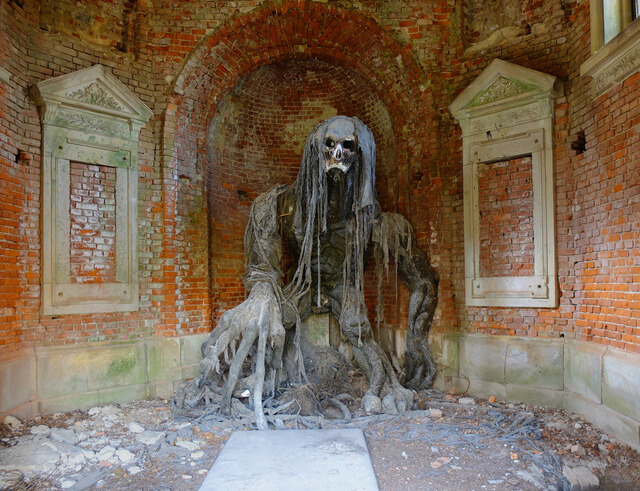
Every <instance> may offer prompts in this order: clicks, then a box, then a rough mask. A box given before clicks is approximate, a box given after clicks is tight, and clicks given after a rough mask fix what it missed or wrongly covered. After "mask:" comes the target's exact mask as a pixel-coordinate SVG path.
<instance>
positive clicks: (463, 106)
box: [449, 59, 562, 120]
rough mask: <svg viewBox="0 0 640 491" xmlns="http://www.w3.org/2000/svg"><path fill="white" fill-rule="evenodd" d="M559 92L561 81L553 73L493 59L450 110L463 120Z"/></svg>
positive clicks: (549, 96) (553, 96)
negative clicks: (549, 73)
mask: <svg viewBox="0 0 640 491" xmlns="http://www.w3.org/2000/svg"><path fill="white" fill-rule="evenodd" d="M561 91H562V86H561V83H560V82H559V81H558V79H557V78H556V77H554V76H552V75H548V74H546V73H541V72H537V71H535V70H531V69H530V68H525V67H521V66H518V65H514V64H513V63H509V62H507V61H503V60H498V59H496V60H493V61H492V62H491V63H490V64H489V66H488V67H487V68H486V69H485V70H484V71H483V72H482V73H481V74H480V75H479V76H478V77H477V78H476V79H475V80H474V81H473V82H472V83H471V84H470V85H469V86H468V87H467V88H466V89H464V90H463V91H462V92H461V93H460V95H459V96H458V97H457V98H456V99H455V100H454V101H453V102H452V103H451V105H450V106H449V110H450V111H451V113H452V114H453V116H454V117H455V118H456V119H458V120H460V119H466V118H470V117H474V116H475V115H476V114H487V113H488V112H497V111H504V110H505V109H509V108H513V107H518V106H522V105H525V104H529V103H530V102H532V101H534V100H539V99H541V98H545V97H546V98H555V97H556V96H557V94H558V93H560V92H561Z"/></svg>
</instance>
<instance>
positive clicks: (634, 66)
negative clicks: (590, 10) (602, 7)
mask: <svg viewBox="0 0 640 491" xmlns="http://www.w3.org/2000/svg"><path fill="white" fill-rule="evenodd" d="M592 22H593V18H592ZM593 29H594V28H593V24H592V32H593ZM591 42H592V47H593V43H594V40H593V39H592V41H591ZM594 51H596V50H595V49H594ZM638 71H640V18H638V19H636V20H634V21H633V22H631V24H630V25H629V26H628V27H626V28H625V29H624V30H623V31H622V32H620V33H619V34H618V35H617V36H616V37H614V38H613V39H612V40H611V41H609V42H608V43H607V44H605V45H604V46H602V47H599V48H597V52H595V53H594V54H593V55H591V57H590V58H589V59H587V60H586V61H585V62H584V63H583V64H582V65H581V66H580V75H582V76H583V77H591V79H592V82H591V85H592V96H593V98H594V99H595V98H597V97H599V96H601V95H602V94H604V93H605V92H607V91H608V90H609V89H611V88H612V87H614V86H616V85H617V84H619V83H621V82H622V81H623V80H625V79H626V78H628V77H630V76H631V75H633V74H634V73H637V72H638Z"/></svg>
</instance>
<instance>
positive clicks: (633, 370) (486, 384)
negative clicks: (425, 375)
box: [431, 333, 640, 450]
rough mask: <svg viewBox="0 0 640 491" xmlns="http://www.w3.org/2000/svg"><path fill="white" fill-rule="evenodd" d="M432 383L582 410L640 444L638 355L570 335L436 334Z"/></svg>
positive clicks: (631, 442)
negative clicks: (527, 336)
mask: <svg viewBox="0 0 640 491" xmlns="http://www.w3.org/2000/svg"><path fill="white" fill-rule="evenodd" d="M431 346H432V349H433V352H434V356H435V357H436V360H437V361H438V363H439V369H440V371H439V373H438V376H437V377H436V382H435V387H436V388H438V389H440V390H443V391H446V390H449V389H451V388H453V387H455V388H456V390H458V391H459V392H460V391H465V390H468V392H469V394H471V395H475V396H478V397H488V396H491V395H495V396H496V397H498V398H499V399H502V400H506V401H510V402H525V403H529V404H534V405H537V406H546V407H556V408H563V409H568V410H571V411H574V412H576V413H580V414H582V415H584V416H585V417H586V418H587V419H588V420H589V421H591V422H592V423H593V424H595V425H596V426H599V427H600V428H602V429H604V430H605V431H607V432H609V433H610V434H612V435H613V436H615V437H617V438H619V439H620V440H621V441H623V442H624V443H626V444H628V445H630V446H632V447H634V448H636V449H638V450H640V382H639V381H640V355H635V354H630V353H626V352H623V351H619V350H616V349H612V348H607V347H606V346H601V345H594V344H591V343H585V342H582V341H575V340H569V339H546V338H521V337H513V336H492V335H483V334H466V335H448V334H442V333H434V334H432V336H431Z"/></svg>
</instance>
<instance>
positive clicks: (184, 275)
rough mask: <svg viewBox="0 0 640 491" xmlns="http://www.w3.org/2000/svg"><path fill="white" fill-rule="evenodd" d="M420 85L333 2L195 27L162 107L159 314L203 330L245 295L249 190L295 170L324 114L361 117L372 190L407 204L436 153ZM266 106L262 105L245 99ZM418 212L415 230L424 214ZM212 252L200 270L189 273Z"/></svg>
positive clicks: (394, 207) (396, 48)
mask: <svg viewBox="0 0 640 491" xmlns="http://www.w3.org/2000/svg"><path fill="white" fill-rule="evenodd" d="M300 83H301V84H302V85H300ZM428 88H429V84H428V82H427V80H426V77H425V75H424V73H423V72H422V69H421V68H420V66H419V64H418V62H417V59H416V57H415V54H414V53H413V52H412V50H411V48H410V46H409V45H404V44H402V43H400V42H398V41H397V40H396V39H394V38H393V37H392V36H391V35H390V33H389V32H388V31H385V30H384V29H383V28H381V27H380V26H378V25H377V24H376V23H375V22H374V21H373V20H372V19H371V18H367V17H365V16H361V15H359V14H356V13H354V12H353V11H346V10H343V9H341V8H339V7H335V6H331V5H320V4H316V5H315V7H314V8H313V9H308V8H305V6H304V5H301V4H300V3H299V2H278V3H277V4H269V5H266V6H264V7H262V8H259V9H256V10H254V11H252V12H250V13H248V14H246V15H241V16H238V17H236V18H235V19H233V20H232V21H231V22H230V23H229V24H227V25H226V26H224V27H223V28H221V29H220V30H219V31H217V32H214V33H212V34H211V35H209V37H207V38H205V39H204V40H203V41H202V42H201V43H200V44H199V46H198V47H197V48H196V49H195V50H194V52H193V53H192V54H191V55H190V56H189V57H188V59H187V60H186V62H185V63H184V66H183V69H182V71H181V73H180V74H179V76H178V77H177V78H176V80H175V84H174V94H173V96H172V99H171V102H170V104H169V105H168V108H167V111H166V113H165V121H164V129H163V139H164V142H163V143H164V144H163V165H164V179H163V186H164V188H163V192H164V195H165V200H164V203H163V207H164V210H163V214H164V225H165V227H164V230H165V234H164V238H163V239H164V247H165V249H167V250H169V252H170V253H171V254H172V255H174V257H175V261H174V262H173V264H170V265H166V266H165V270H164V274H165V281H164V288H165V290H167V291H168V293H169V295H168V296H167V294H165V298H169V299H171V300H175V301H171V302H166V303H165V305H164V306H163V309H164V311H165V319H164V324H163V326H164V328H165V329H170V326H171V325H172V324H173V325H175V329H176V331H177V332H184V333H188V332H203V331H207V330H209V329H210V328H211V327H212V324H213V325H215V322H216V320H217V318H218V317H219V315H221V313H222V312H223V311H225V310H227V309H228V308H231V307H233V306H234V305H236V304H237V303H239V302H240V301H241V300H242V299H243V298H244V289H243V287H242V284H241V282H240V273H241V272H242V261H243V247H242V240H241V237H242V232H243V230H244V226H245V224H246V216H247V212H248V206H249V204H250V201H251V199H252V198H253V197H255V196H256V195H257V194H259V193H260V192H262V191H265V190H267V189H268V188H269V187H270V186H272V185H274V184H276V183H288V182H291V181H293V179H294V178H295V175H296V173H297V169H298V166H299V160H300V155H301V148H302V143H303V142H304V139H305V138H306V136H307V135H308V133H309V131H310V130H311V129H312V128H313V126H314V125H315V124H316V123H318V122H319V121H321V120H322V119H324V118H326V117H328V116H331V115H334V114H336V113H342V114H347V115H354V116H358V117H359V118H361V119H362V120H363V121H364V122H365V123H366V124H368V125H370V126H371V128H372V130H373V132H374V135H375V137H376V140H377V142H378V148H379V155H378V162H379V165H378V172H377V176H378V181H379V184H380V185H379V186H378V190H379V192H380V196H379V198H380V201H381V204H382V205H383V207H384V208H385V209H386V210H388V211H400V212H407V211H408V210H407V209H406V207H407V203H406V198H407V196H408V195H409V192H410V191H409V186H408V182H409V181H410V179H411V178H412V177H410V176H412V174H413V170H414V169H427V168H429V165H430V164H429V163H430V162H432V161H434V160H435V159H436V155H437V145H433V147H432V146H425V144H424V142H425V141H434V142H435V141H437V138H436V131H437V125H436V124H433V121H436V120H437V119H438V117H439V116H438V113H437V111H436V109H435V106H434V104H433V100H432V96H431V92H430V90H429V89H428ZM243 98H245V99H243ZM241 100H242V102H240V101H241ZM239 106H242V107H243V109H242V111H238V108H239ZM265 106H268V107H269V110H268V111H266V110H265V112H264V114H263V115H262V116H259V117H256V115H255V114H253V113H252V111H259V110H260V108H263V109H264V107H265ZM269 118H276V119H274V120H273V121H272V120H271V119H269ZM277 118H280V119H279V120H278V119H277ZM231 119H233V121H231ZM241 125H242V126H244V129H241V130H240V132H238V131H237V130H238V128H239V126H241ZM231 128H233V129H234V131H233V133H230V129H231ZM212 133H214V134H216V135H217V136H215V138H213V137H211V136H210V135H211V134H212ZM390 135H391V137H392V138H393V142H394V143H393V145H390V144H389V143H388V142H387V141H386V140H385V139H388V138H389V137H390ZM258 137H259V138H258ZM231 142H233V144H231ZM225 145H226V146H225ZM212 147H213V148H212ZM221 151H222V153H221ZM237 152H240V153H239V154H238V153H237ZM240 157H241V159H244V162H243V164H242V165H243V166H246V167H245V168H244V169H242V167H241V166H240V165H239V162H240ZM216 159H218V164H219V166H218V167H217V169H218V170H214V169H216V166H212V165H211V162H212V160H213V161H215V160H216ZM225 165H227V167H225ZM255 165H258V171H256V170H255V169H254V168H252V166H255ZM260 166H262V167H260ZM208 169H210V170H211V174H210V175H207V172H208ZM215 172H219V173H220V174H219V175H217V176H216V175H214V174H215ZM242 172H244V173H245V174H246V175H244V176H243V175H236V173H242ZM207 181H209V182H207ZM207 195H208V196H209V198H210V199H209V200H208V201H207ZM209 207H211V210H209V209H208V208H209ZM208 214H210V216H211V221H210V222H209V220H208V218H207V216H208ZM223 216H224V222H223V221H221V220H220V217H223ZM409 218H410V217H409ZM410 219H411V218H410ZM415 225H416V226H417V227H416V228H417V232H418V239H419V241H425V240H426V237H427V234H426V227H427V224H425V223H421V224H415ZM207 226H211V230H207ZM209 238H211V239H212V240H211V242H210V244H209ZM212 257H213V258H214V259H213V260H211V258H212ZM209 261H211V262H210V265H212V266H213V267H210V268H209V270H208V271H209V272H208V277H205V276H203V275H200V274H199V273H200V272H201V271H202V266H203V265H204V264H205V263H207V262H209ZM192 271H196V272H197V273H198V274H192ZM212 284H213V285H214V288H211V289H210V288H209V285H212ZM205 285H206V286H205ZM392 296H393V298H394V301H395V294H393V295H392ZM207 317H208V320H209V321H207ZM403 317H404V316H403ZM187 319H188V320H187ZM199 322H200V324H198V323H199ZM405 322H406V321H405ZM185 327H186V329H185Z"/></svg>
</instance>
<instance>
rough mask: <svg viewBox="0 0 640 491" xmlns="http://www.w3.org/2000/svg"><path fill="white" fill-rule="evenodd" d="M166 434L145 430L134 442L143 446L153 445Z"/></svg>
mask: <svg viewBox="0 0 640 491" xmlns="http://www.w3.org/2000/svg"><path fill="white" fill-rule="evenodd" d="M165 435H166V433H165V432H164V431H151V430H145V431H143V432H142V433H139V434H138V435H136V440H137V441H139V442H140V443H142V444H143V445H149V446H152V445H155V444H157V443H158V442H160V441H161V440H162V439H163V438H164V437H165Z"/></svg>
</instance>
